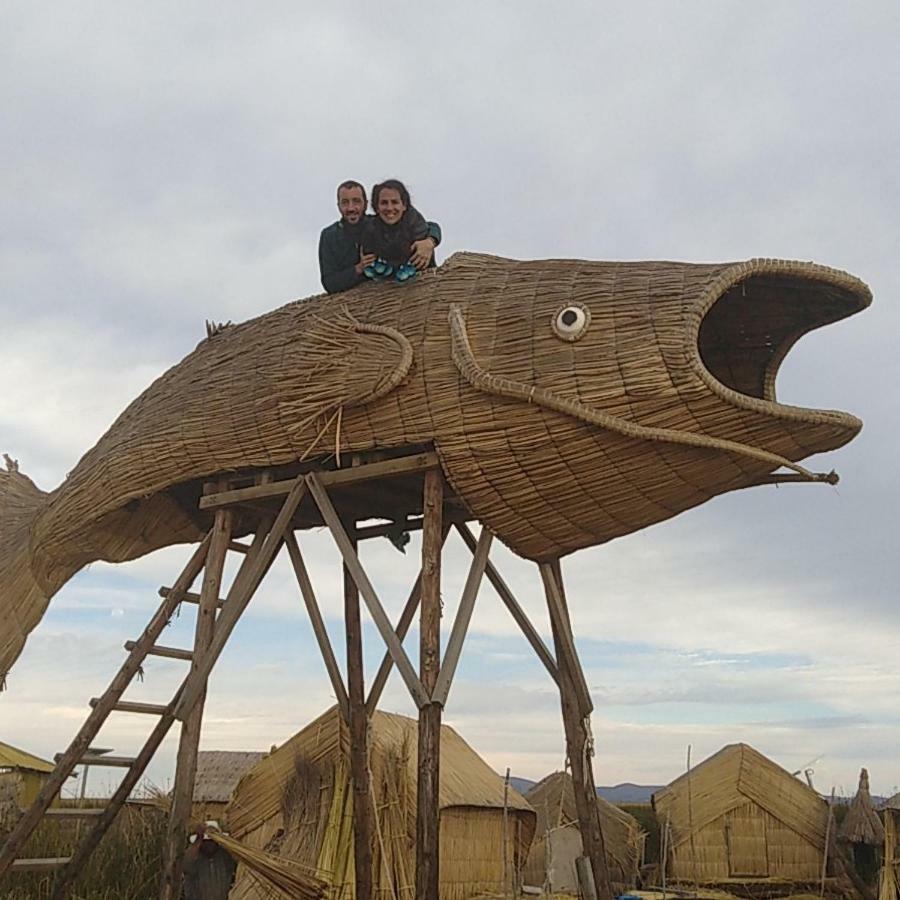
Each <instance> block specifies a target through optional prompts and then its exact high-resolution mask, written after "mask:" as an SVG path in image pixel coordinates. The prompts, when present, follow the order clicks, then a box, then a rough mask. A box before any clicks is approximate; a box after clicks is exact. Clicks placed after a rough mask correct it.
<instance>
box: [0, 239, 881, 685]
mask: <svg viewBox="0 0 900 900" xmlns="http://www.w3.org/2000/svg"><path fill="white" fill-rule="evenodd" d="M720 298H724V299H725V300H726V301H727V302H726V303H724V304H723V305H722V306H721V307H720V309H721V310H722V312H721V313H720V314H717V315H716V316H715V317H714V319H713V320H712V322H711V324H707V325H706V327H705V328H704V327H703V326H702V324H701V323H703V320H704V317H705V315H706V313H707V312H709V311H710V310H711V309H712V308H713V307H714V306H715V305H716V301H717V300H719V299H720ZM869 300H870V295H869V292H868V289H867V288H866V287H865V285H863V284H862V282H859V281H858V280H857V279H854V278H852V277H851V276H849V275H846V274H844V273H841V272H837V271H836V270H832V269H827V268H825V267H821V266H815V265H812V264H807V263H786V262H779V261H772V260H756V261H751V262H749V263H739V264H718V265H693V264H682V263H661V262H648V263H602V262H583V261H574V260H545V261H524V262H519V261H513V260H507V259H501V258H497V257H489V256H483V255H477V254H456V255H455V256H453V257H451V258H450V259H449V260H448V261H447V262H446V263H445V264H444V265H443V266H442V267H441V268H440V269H438V270H436V271H435V272H431V273H428V274H426V275H423V276H421V277H419V278H417V279H416V280H415V282H413V283H412V284H407V285H402V286H400V285H394V284H386V285H365V286H362V287H360V288H357V289H355V290H353V291H350V292H347V293H346V294H342V295H340V296H325V295H323V296H317V297H312V298H309V299H307V300H304V301H298V302H295V303H291V304H288V305H287V306H284V307H282V308H281V309H277V310H275V311H274V312H271V313H269V314H267V315H264V316H261V317H259V318H257V319H253V320H251V321H249V322H246V323H243V324H241V325H236V326H231V327H227V328H225V329H224V330H223V331H221V332H220V333H218V334H216V335H214V336H213V337H211V338H209V339H207V340H204V341H202V342H201V343H200V345H199V346H198V347H197V349H196V350H195V351H194V352H193V353H192V354H190V355H189V356H188V357H187V358H186V359H185V360H183V361H182V362H181V363H179V364H178V365H176V366H175V367H173V368H172V369H170V370H169V371H168V372H166V373H165V374H164V375H163V376H162V377H160V378H159V379H158V380H157V381H156V382H154V384H153V385H151V386H150V387H149V388H148V389H147V390H146V391H145V392H144V393H143V394H142V395H141V396H140V397H138V398H137V399H136V400H135V401H134V402H133V403H132V404H131V405H130V406H129V407H128V408H127V409H126V410H125V411H124V412H123V413H122V414H121V416H119V418H118V419H117V420H116V421H115V423H114V424H113V425H112V427H111V428H110V429H109V431H108V432H107V433H106V434H105V435H104V436H103V437H102V438H101V439H100V441H99V442H98V444H97V445H96V446H95V447H94V448H93V449H91V450H89V451H88V452H87V453H86V454H85V456H84V457H83V458H82V460H81V461H80V462H79V463H78V465H77V466H76V467H75V468H74V469H73V471H72V472H71V474H70V475H69V477H68V478H67V480H66V482H65V483H64V484H63V485H61V486H60V487H59V488H58V489H57V490H56V491H54V492H53V493H52V494H51V495H49V497H46V498H44V497H40V498H34V497H32V498H30V502H32V503H33V504H34V505H35V507H39V509H37V508H36V509H35V510H34V514H35V515H36V521H34V523H33V527H32V528H31V529H30V533H29V534H28V535H27V536H23V535H22V534H21V529H19V530H17V531H16V532H15V533H12V532H10V531H9V529H8V528H7V527H6V526H3V528H4V532H5V533H7V534H9V536H10V537H11V544H10V547H11V549H9V550H8V551H7V560H8V562H9V565H8V566H7V567H5V568H0V587H2V593H3V595H4V596H7V597H10V598H11V599H10V600H9V601H8V602H9V603H10V605H12V606H13V607H14V609H15V610H16V612H15V613H14V614H15V615H16V616H18V617H19V619H20V621H21V623H22V628H24V630H25V631H26V632H27V631H28V630H29V629H30V628H31V627H33V622H34V620H35V617H36V616H37V617H38V618H39V616H40V612H41V611H42V604H44V603H45V602H46V598H47V597H49V596H51V595H52V594H53V593H54V592H55V591H56V590H57V589H58V588H59V587H60V586H61V585H62V584H63V583H64V582H65V581H66V580H67V579H68V578H70V577H71V575H72V574H73V573H74V572H76V571H77V570H78V569H79V568H81V567H82V566H84V565H85V564H86V563H89V562H91V561H94V560H96V559H105V560H108V561H113V562H115V561H122V560H126V559H131V558H134V557H137V556H141V555H143V554H145V553H148V552H150V551H151V550H154V549H156V548H158V547H160V546H164V545H167V544H171V543H177V542H181V541H191V540H195V539H196V538H197V531H196V526H194V524H193V523H192V521H191V520H190V518H189V517H188V516H186V515H185V514H184V512H183V511H182V510H181V509H180V507H179V505H178V503H177V502H175V501H174V500H173V498H172V495H171V493H170V491H171V489H172V488H173V486H176V485H179V484H182V483H185V482H190V481H193V480H197V479H203V478H207V477H213V476H216V475H218V474H221V473H227V472H229V471H233V470H236V469H246V468H248V467H267V466H273V465H284V464H289V463H291V462H293V461H296V460H297V459H299V458H315V457H316V456H318V455H323V456H329V455H331V454H333V453H334V451H335V449H336V448H337V447H339V448H340V449H341V450H343V451H344V452H347V451H365V450H369V449H373V448H402V447H405V446H410V445H421V444H427V443H429V442H433V443H434V445H435V446H436V448H437V450H438V452H439V454H440V457H441V461H442V464H443V467H444V471H445V474H446V476H447V478H448V479H449V481H450V482H451V484H452V486H453V488H454V489H455V491H456V492H457V494H458V495H459V497H460V498H461V499H462V501H463V502H464V503H465V505H466V506H468V508H469V510H470V511H471V513H472V516H473V517H474V518H477V519H479V520H481V521H483V522H484V523H485V524H486V525H488V527H490V528H491V529H492V530H493V531H494V532H495V533H496V534H497V535H498V536H499V537H500V538H501V539H502V540H503V541H504V542H506V543H507V544H508V545H509V546H510V547H511V548H512V549H513V550H515V551H516V552H517V553H519V554H521V555H523V556H525V557H528V558H534V559H550V558H554V557H557V556H560V555H563V554H566V553H570V552H572V551H574V550H577V549H579V548H582V547H587V546H591V545H594V544H598V543H602V542H604V541H607V540H610V539H612V538H615V537H617V536H620V535H624V534H627V533H629V532H632V531H635V530H637V529H640V528H644V527H646V526H648V525H651V524H653V523H655V522H658V521H660V520H662V519H666V518H668V517H670V516H673V515H675V514H677V513H679V512H681V511H683V510H686V509H689V508H691V507H693V506H696V505H697V504H700V503H703V502H704V501H706V500H708V499H709V498H710V497H712V496H714V495H716V494H718V493H721V492H723V491H728V490H732V489H735V488H739V487H743V486H746V485H748V484H751V483H753V482H754V481H755V480H756V479H758V478H759V477H760V476H761V475H763V474H765V473H766V472H769V471H772V470H773V469H774V468H776V467H777V462H774V463H773V459H785V460H793V461H796V460H800V459H803V458H804V457H806V456H809V455H810V454H813V453H817V452H821V451H824V450H830V449H834V448H835V447H838V446H840V445H842V444H843V443H845V442H846V441H847V440H849V439H850V438H851V437H853V435H854V434H856V432H857V431H858V429H859V427H860V423H859V422H858V420H856V419H855V418H854V417H852V416H849V415H846V414H843V413H837V412H827V411H825V412H816V411H809V410H801V409H795V408H792V407H785V406H780V405H778V404H776V403H775V402H774V393H773V391H774V377H775V373H776V371H777V368H778V364H779V363H780V361H781V359H782V358H783V355H784V353H785V352H787V349H788V348H789V347H790V345H791V344H792V343H793V342H794V341H795V340H796V338H797V337H798V336H799V335H800V334H802V333H804V332H805V331H808V330H809V329H811V328H814V327H817V326H818V325H820V324H822V323H824V322H827V321H831V320H833V319H836V318H840V317H842V316H845V315H850V314H851V313H853V312H855V311H857V310H858V309H860V308H862V307H864V306H865V305H867V303H868V302H869ZM573 305H575V306H577V307H579V308H580V309H583V310H585V311H586V314H589V315H590V324H589V326H588V327H587V329H586V330H585V332H584V334H583V335H582V336H581V337H580V339H579V340H577V341H574V342H570V341H567V340H563V339H561V338H560V336H559V335H558V333H557V331H556V330H555V328H554V322H555V321H556V319H557V316H558V314H559V313H560V312H561V311H562V310H563V309H565V308H566V307H569V306H573ZM729 308H731V309H732V310H733V312H732V313H729V312H728V309H729ZM453 309H456V310H457V313H458V319H459V321H458V326H459V334H457V335H456V337H454V335H453V334H452V333H451V327H450V313H451V310H453ZM748 316H749V318H750V321H751V323H752V326H747V327H744V329H743V330H742V329H741V327H740V325H739V324H735V323H737V322H738V320H744V319H746V318H747V317H748ZM770 320H771V321H770ZM460 335H463V338H464V340H463V338H461V337H460ZM698 342H702V344H703V346H704V348H705V349H704V350H703V354H704V355H705V356H706V357H707V359H708V362H709V365H710V366H711V367H712V368H713V369H714V371H715V372H716V374H717V375H718V378H714V377H713V376H712V375H711V374H710V372H709V371H708V370H707V368H706V366H705V365H704V363H703V360H702V359H701V349H700V343H698ZM463 343H465V344H466V346H468V347H469V348H470V349H471V353H472V357H471V359H469V361H468V363H466V362H465V360H464V359H463V357H464V354H463ZM476 371H477V372H478V373H481V380H480V381H478V382H477V383H476V382H473V380H472V377H471V376H472V375H473V373H475V372H476ZM719 379H723V381H720V380H719ZM729 385H730V386H729ZM748 390H749V391H751V392H754V394H756V395H754V396H751V395H748V394H747V393H742V391H748ZM535 391H536V392H537V393H535ZM529 400H531V402H529ZM598 417H600V418H598ZM601 420H602V422H603V423H605V424H604V425H603V426H600V425H598V424H597V422H598V421H601ZM613 422H615V423H618V426H617V427H618V430H616V428H613V427H610V423H613ZM665 434H667V435H670V436H671V435H682V436H683V437H684V436H687V438H689V439H692V440H694V441H695V442H696V441H699V442H700V443H701V444H702V445H701V446H688V445H685V444H684V443H677V442H675V443H673V442H671V440H670V439H668V438H665V439H664V438H662V437H661V436H662V435H665ZM636 435H637V436H636ZM648 436H649V437H648ZM717 442H718V443H717ZM722 442H731V443H732V449H731V450H730V451H728V450H724V449H722ZM738 444H740V445H742V446H743V447H744V448H745V450H746V449H749V450H753V449H754V448H755V450H756V451H757V452H765V453H768V454H770V456H769V457H767V458H765V459H762V458H753V456H752V455H750V456H748V455H747V453H746V452H745V451H740V450H738V451H735V449H734V448H735V446H737V445H738ZM772 454H774V456H772ZM2 491H3V487H2V486H0V492H2ZM25 544H27V545H28V548H29V552H30V553H31V559H30V568H31V571H30V572H28V571H27V570H26V571H24V572H22V571H20V569H19V568H17V566H18V563H17V560H18V559H19V558H20V556H21V555H22V553H24V552H25V551H24V550H23V547H24V545H25ZM16 554H18V556H17V555H16ZM26 569H27V567H26ZM32 575H33V580H32ZM13 580H16V584H12V581H13ZM34 581H36V583H37V584H38V585H39V586H40V592H39V593H40V594H42V595H43V596H40V595H36V594H35V591H34ZM8 588H9V589H10V590H7V589H8ZM20 630H21V629H20ZM3 634H4V637H3V641H4V642H9V641H10V640H13V641H14V640H16V638H13V639H10V638H9V637H8V636H7V635H6V632H5V631H4V633H3ZM19 640H20V639H19ZM12 652H15V648H14V647H13V649H12ZM8 655H9V652H8V653H7V656H8ZM2 662H3V660H2V658H0V671H3V666H2Z"/></svg>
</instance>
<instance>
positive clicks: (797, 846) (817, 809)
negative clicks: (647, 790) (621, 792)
mask: <svg viewBox="0 0 900 900" xmlns="http://www.w3.org/2000/svg"><path fill="white" fill-rule="evenodd" d="M653 806H654V808H655V810H656V814H657V818H658V819H659V822H660V824H661V825H662V824H664V823H665V822H666V820H667V819H668V820H669V823H670V827H671V835H672V837H671V852H672V857H671V872H672V875H673V877H675V878H679V879H686V880H693V879H697V880H699V881H717V880H721V879H725V878H730V877H741V876H748V877H772V878H782V879H785V880H789V881H797V882H800V881H807V880H813V881H814V880H815V879H816V878H818V877H819V874H820V871H821V866H822V851H823V849H824V846H825V833H826V828H827V822H828V805H827V803H826V802H825V801H824V800H823V799H822V798H821V797H820V796H819V795H818V794H817V793H816V792H815V791H813V790H812V789H811V788H809V787H808V786H807V785H805V784H803V783H802V782H800V781H799V780H798V779H796V778H795V777H794V776H792V775H791V774H790V773H789V772H787V771H785V770H784V769H782V768H781V767H780V766H778V765H776V764H775V763H774V762H772V761H771V760H769V759H767V758H766V757H765V756H763V755H762V754H761V753H759V752H758V751H756V750H754V749H753V748H752V747H750V746H748V745H747V744H731V745H729V746H727V747H724V748H723V749H722V750H720V751H719V752H718V753H716V754H714V755H713V756H711V757H709V759H707V760H704V761H703V762H702V763H700V764H699V765H698V766H696V767H695V768H694V769H693V770H692V771H691V772H690V775H688V774H685V775H682V776H680V777H679V778H677V779H676V780H675V781H673V782H672V783H671V784H670V785H668V786H667V787H665V788H663V789H662V790H660V791H657V792H656V793H655V794H654V795H653Z"/></svg>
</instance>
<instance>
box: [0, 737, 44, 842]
mask: <svg viewBox="0 0 900 900" xmlns="http://www.w3.org/2000/svg"><path fill="white" fill-rule="evenodd" d="M53 769H54V765H53V763H52V762H48V761H47V760H46V759H41V758H40V757H39V756H35V755H34V754H33V753H29V752H28V751H27V750H19V748H18V747H13V746H12V745H11V744H4V743H3V742H2V741H0V826H2V825H3V823H4V821H6V820H7V819H9V818H10V817H12V818H13V819H15V818H18V815H19V808H20V807H24V806H31V804H32V803H33V802H34V800H35V798H36V797H37V795H38V794H39V793H40V790H41V788H42V787H43V786H44V782H45V781H46V780H47V776H48V775H49V774H50V773H51V772H52V771H53Z"/></svg>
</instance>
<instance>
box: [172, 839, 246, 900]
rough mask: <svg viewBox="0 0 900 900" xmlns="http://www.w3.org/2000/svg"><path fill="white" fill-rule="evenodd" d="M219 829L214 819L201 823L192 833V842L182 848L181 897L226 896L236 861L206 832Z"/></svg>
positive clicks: (207, 899)
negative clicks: (185, 847)
mask: <svg viewBox="0 0 900 900" xmlns="http://www.w3.org/2000/svg"><path fill="white" fill-rule="evenodd" d="M213 830H215V831H218V830H219V825H218V823H217V822H207V823H206V824H205V825H201V826H200V827H199V828H198V829H197V832H196V834H193V835H191V841H192V843H191V845H190V846H189V847H188V848H187V850H185V852H184V859H183V860H182V863H181V871H182V873H183V875H184V900H228V892H229V891H230V890H231V885H232V884H233V882H234V873H235V870H236V869H237V864H236V863H235V861H234V860H233V859H232V857H231V854H230V853H229V852H228V851H227V850H224V849H222V847H220V846H219V845H218V844H217V843H216V842H215V841H214V840H212V839H211V838H210V837H208V835H207V832H209V831H213Z"/></svg>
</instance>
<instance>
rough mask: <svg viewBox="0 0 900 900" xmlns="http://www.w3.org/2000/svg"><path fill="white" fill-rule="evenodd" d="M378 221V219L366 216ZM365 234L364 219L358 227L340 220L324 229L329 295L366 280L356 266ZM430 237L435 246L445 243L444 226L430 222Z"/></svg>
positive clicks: (322, 257) (322, 268)
mask: <svg viewBox="0 0 900 900" xmlns="http://www.w3.org/2000/svg"><path fill="white" fill-rule="evenodd" d="M366 218H367V219H368V218H372V219H374V218H375V216H371V215H369V216H366ZM361 234H362V220H360V221H359V223H358V224H357V225H348V224H347V223H346V222H345V221H344V220H343V219H339V220H338V221H337V222H335V223H334V224H333V225H329V226H328V227H327V228H323V229H322V234H321V235H319V273H320V274H321V276H322V287H324V288H325V290H326V291H328V293H329V294H336V293H338V292H339V291H346V290H349V289H350V288H352V287H356V285H358V284H360V283H361V282H363V281H365V280H366V278H365V276H364V275H357V274H356V270H355V266H356V264H357V263H358V262H359V240H360V236H361ZM428 237H430V238H433V239H434V242H435V246H437V245H438V244H440V242H441V226H440V225H438V224H437V223H436V222H429V223H428Z"/></svg>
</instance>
